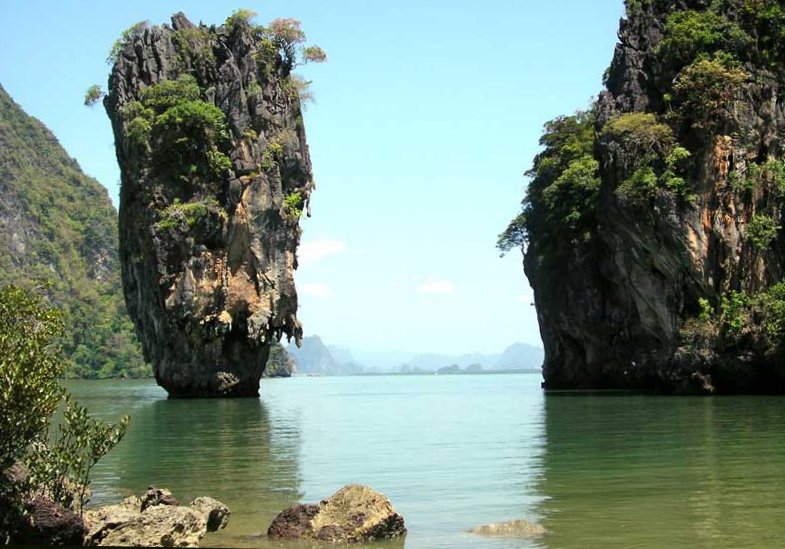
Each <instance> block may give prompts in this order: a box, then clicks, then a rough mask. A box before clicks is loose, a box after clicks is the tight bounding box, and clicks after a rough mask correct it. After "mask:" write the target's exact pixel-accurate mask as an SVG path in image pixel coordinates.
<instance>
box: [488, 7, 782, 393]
mask: <svg viewBox="0 0 785 549" xmlns="http://www.w3.org/2000/svg"><path fill="white" fill-rule="evenodd" d="M626 4H627V17H626V19H625V20H623V21H622V22H621V28H620V32H619V38H620V43H619V45H618V46H617V48H616V52H615V55H614V59H613V62H612V63H611V66H610V68H609V69H608V71H607V73H606V75H605V78H604V83H605V85H606V87H607V89H606V90H605V91H603V92H602V93H601V94H600V96H599V97H598V99H597V102H596V103H595V104H594V105H593V106H592V108H591V109H590V110H589V111H588V112H581V113H578V114H576V115H574V116H570V117H559V118H557V119H555V120H552V121H550V122H548V123H547V124H546V125H545V131H544V133H543V137H542V138H541V140H540V144H541V145H542V146H543V150H542V152H540V153H539V154H538V155H537V156H536V157H535V159H534V163H533V167H532V169H531V170H530V171H529V172H527V175H528V176H529V177H530V183H529V187H528V189H527V192H526V195H525V197H524V199H523V202H522V208H521V212H520V214H518V215H517V216H516V217H515V218H514V219H513V220H512V221H511V223H510V225H509V226H508V227H507V229H506V230H505V232H503V233H502V234H501V235H500V236H499V241H498V246H499V248H500V249H501V250H502V251H508V250H510V249H512V248H516V247H520V248H522V249H523V251H524V269H525V271H526V275H527V276H528V277H529V280H530V282H531V284H532V287H533V288H534V294H535V303H536V304H537V307H538V318H539V321H540V330H541V333H542V334H543V340H544V343H545V349H546V359H545V367H544V372H545V378H546V386H548V387H554V388H570V387H585V388H590V387H646V388H652V387H655V388H658V389H663V390H677V389H676V388H678V390H693V389H695V387H697V390H699V391H714V390H725V391H731V390H740V391H770V390H782V389H776V387H781V388H783V387H785V353H783V352H782V349H781V347H782V345H781V340H782V336H783V334H782V328H781V327H782V326H783V325H785V317H783V315H782V311H785V300H784V299H783V298H785V292H783V289H782V288H783V286H782V284H783V283H785V282H783V280H784V277H785V238H784V237H783V231H782V227H783V206H784V205H785V203H784V202H783V199H785V147H783V146H782V135H781V134H782V128H783V127H785V119H783V114H782V109H781V107H780V105H779V104H778V103H777V101H776V99H775V98H777V97H781V95H782V88H783V86H785V31H783V28H785V27H784V26H783V24H784V23H785V10H784V9H783V7H782V5H781V2H778V1H776V0H716V1H712V2H704V1H702V0H684V1H683V2H678V3H674V2H671V1H669V0H635V1H633V0H628V1H627V3H626ZM570 307H571V308H574V309H575V310H573V311H565V308H570ZM742 373H743V374H742ZM715 384H716V386H715ZM690 387H692V389H690Z"/></svg>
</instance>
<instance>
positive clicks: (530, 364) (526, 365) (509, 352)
mask: <svg viewBox="0 0 785 549" xmlns="http://www.w3.org/2000/svg"><path fill="white" fill-rule="evenodd" d="M327 347H328V349H329V350H330V352H331V353H332V356H333V358H335V360H336V361H337V362H339V363H342V362H351V363H354V364H359V365H361V366H362V368H363V370H364V371H365V372H374V371H375V372H384V371H387V372H404V373H424V372H435V371H438V370H439V369H440V368H449V367H451V366H453V365H455V366H458V368H460V369H461V370H462V371H469V372H472V371H474V372H479V371H496V370H538V369H539V368H540V367H541V365H542V360H543V350H542V349H541V348H540V347H535V346H534V345H528V344H526V343H513V344H512V345H510V346H509V347H507V348H506V349H505V350H504V351H503V352H502V353H489V354H483V353H465V354H462V355H451V354H442V353H407V352H403V351H366V350H362V349H350V348H347V347H338V346H334V345H328V346H327ZM469 368H470V369H469Z"/></svg>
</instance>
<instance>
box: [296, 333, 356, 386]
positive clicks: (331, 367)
mask: <svg viewBox="0 0 785 549" xmlns="http://www.w3.org/2000/svg"><path fill="white" fill-rule="evenodd" d="M287 350H288V351H289V354H290V355H291V356H292V358H293V359H294V362H295V365H296V367H297V373H300V374H311V375H322V376H336V375H351V374H359V373H362V372H363V367H362V366H361V365H359V364H357V363H356V362H354V361H351V360H350V361H349V362H345V363H341V362H339V361H337V360H336V359H335V357H333V355H332V353H331V352H330V349H328V347H327V346H326V345H325V344H324V343H323V342H322V339H321V338H320V337H319V336H318V335H314V336H308V337H304V338H303V341H302V347H300V348H299V349H298V348H297V346H296V345H294V344H293V343H290V344H289V346H288V347H287ZM339 354H340V352H339ZM347 356H349V357H350V358H351V354H348V351H346V352H345V353H344V354H342V355H341V357H342V358H346V357H347Z"/></svg>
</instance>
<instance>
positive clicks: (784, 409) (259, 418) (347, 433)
mask: <svg viewBox="0 0 785 549" xmlns="http://www.w3.org/2000/svg"><path fill="white" fill-rule="evenodd" d="M539 383H540V377H539V376H538V375H532V374H510V375H476V376H474V375H463V376H378V377H336V378H292V379H272V380H263V381H262V390H261V392H262V396H261V398H260V399H258V400H257V399H243V400H167V399H166V394H165V393H164V391H163V390H161V389H159V388H158V387H157V386H156V385H155V384H154V383H153V382H150V381H78V382H69V389H70V390H71V391H72V392H73V393H74V394H75V395H76V396H77V397H78V399H79V400H80V401H81V402H83V403H84V404H85V405H87V406H88V408H89V409H90V410H91V411H93V412H94V413H96V414H97V415H99V416H101V417H104V418H106V419H116V418H117V417H119V416H120V415H121V414H122V413H129V414H130V415H131V425H130V428H129V431H128V434H127V435H126V438H125V439H124V440H123V441H122V442H121V443H120V445H119V446H118V447H117V448H115V450H113V452H112V453H111V454H110V455H108V456H107V457H106V458H105V459H104V460H103V461H102V462H101V463H100V464H99V465H98V467H97V468H96V470H95V473H94V480H93V491H94V497H93V501H92V504H95V505H100V504H105V503H110V502H114V501H117V500H119V499H120V498H121V497H123V496H125V495H129V494H132V493H135V494H139V493H141V492H143V491H144V490H145V489H146V488H147V486H148V485H150V484H155V485H157V486H159V487H166V488H169V489H171V490H172V492H173V494H174V495H175V497H177V498H178V499H179V500H180V501H181V502H184V503H187V502H189V501H190V500H191V499H193V498H194V497H196V496H199V495H210V496H212V497H215V498H217V499H219V500H221V501H223V502H224V503H226V504H227V505H228V506H229V507H230V509H231V510H232V516H231V521H230V523H229V526H228V527H227V528H226V529H225V530H223V531H221V532H218V533H215V534H208V535H207V536H206V537H205V538H204V540H203V542H202V545H203V546H221V547H246V546H247V547H286V548H291V549H299V548H300V547H303V545H302V544H298V543H291V542H289V543H283V542H277V543H273V542H270V541H268V540H267V539H266V538H265V537H264V536H263V535H262V534H263V533H264V532H265V531H266V530H267V527H268V526H269V524H270V522H271V520H272V519H273V517H274V516H275V515H276V514H277V513H278V512H279V511H280V510H282V509H283V508H285V507H287V506H289V505H292V504H294V503H297V502H315V501H319V500H320V499H323V498H325V497H327V496H329V495H330V494H331V493H333V492H334V491H336V490H337V489H338V488H340V487H341V486H343V485H344V484H347V483H362V484H368V485H370V486H372V487H373V488H375V489H376V490H379V491H380V492H382V493H384V494H385V495H386V496H387V497H389V498H390V499H391V501H392V502H393V505H394V506H395V507H396V509H397V510H398V512H400V513H401V514H402V515H403V516H404V518H405V520H406V526H407V528H408V530H409V533H408V535H407V537H406V539H405V541H404V542H400V541H399V542H393V543H385V544H381V545H379V544H377V545H374V547H379V549H383V548H387V547H402V546H405V547H406V548H450V547H468V548H524V547H552V548H558V547H564V548H571V547H597V548H614V547H618V548H635V547H640V548H649V547H651V548H655V547H656V548H660V547H705V548H715V547H728V548H730V547H734V548H735V547H783V546H785V400H784V399H782V398H777V397H709V398H706V397H692V398H687V397H685V398H682V397H654V396H640V395H610V394H605V395H603V394H594V395H586V394H581V395H571V394H544V393H543V392H542V390H541V389H540V387H539ZM516 519H526V520H528V521H531V522H537V523H540V524H542V525H543V526H544V527H545V528H547V530H548V534H546V535H545V536H543V537H540V538H537V539H529V540H525V539H491V538H483V537H480V536H477V535H474V534H471V533H468V530H469V529H471V528H473V527H476V526H480V525H482V524H487V523H494V522H502V521H508V520H516Z"/></svg>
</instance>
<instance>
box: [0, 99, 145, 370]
mask: <svg viewBox="0 0 785 549" xmlns="http://www.w3.org/2000/svg"><path fill="white" fill-rule="evenodd" d="M117 235H118V233H117V212H116V211H115V209H114V207H113V206H112V203H111V201H110V200H109V195H108V193H107V191H106V189H105V188H104V187H103V186H101V184H100V183H98V181H96V180H95V179H93V178H91V177H88V176H86V175H85V174H84V173H83V172H82V170H81V168H80V167H79V164H78V163H77V162H76V160H74V159H73V158H71V157H70V156H68V153H67V152H66V151H65V150H64V149H63V147H61V146H60V144H59V143H58V141H57V138H56V137H55V136H54V134H52V132H51V131H49V129H47V128H46V126H44V125H43V124H42V123H41V122H40V121H38V120H37V119H35V118H33V117H32V116H29V115H28V114H26V113H25V112H24V111H23V110H22V108H21V107H20V106H19V105H17V104H16V103H15V102H14V101H13V99H11V97H10V96H9V95H8V93H6V91H5V90H4V89H3V88H2V86H0V285H5V284H9V283H14V284H18V285H21V286H24V287H28V288H29V287H31V286H36V285H40V284H49V288H48V290H47V294H48V296H49V299H50V300H51V302H52V303H53V304H54V305H55V306H57V307H58V308H59V309H61V310H62V311H63V316H64V320H65V324H66V338H65V340H64V342H63V347H64V350H65V353H66V355H67V357H68V358H67V364H66V375H68V376H72V377H119V376H130V377H139V376H149V375H151V374H152V372H151V370H150V368H149V367H148V366H147V365H146V364H145V363H144V360H143V359H142V352H141V348H140V346H139V343H138V340H137V338H136V335H135V334H134V330H133V326H132V324H131V321H130V319H129V318H128V315H127V314H126V310H125V302H124V300H123V292H122V288H121V285H120V262H119V259H118V253H117V249H118V236H117Z"/></svg>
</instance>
